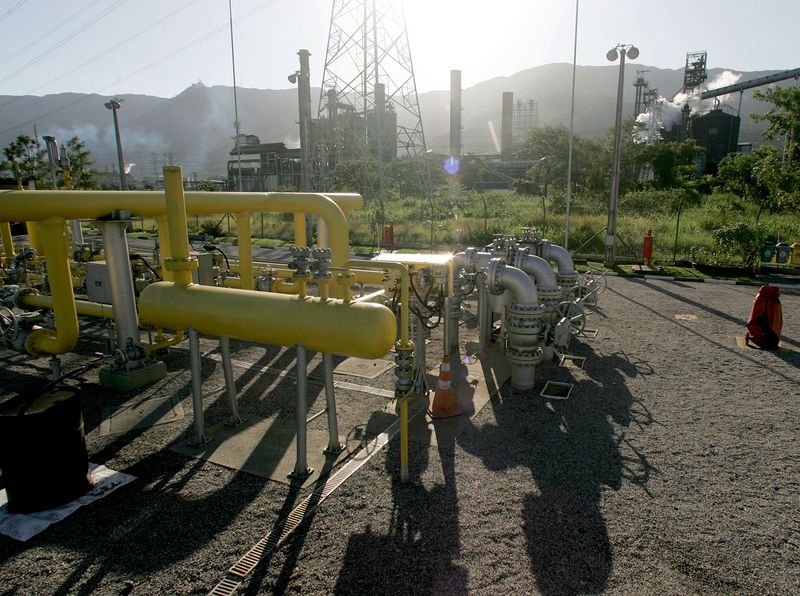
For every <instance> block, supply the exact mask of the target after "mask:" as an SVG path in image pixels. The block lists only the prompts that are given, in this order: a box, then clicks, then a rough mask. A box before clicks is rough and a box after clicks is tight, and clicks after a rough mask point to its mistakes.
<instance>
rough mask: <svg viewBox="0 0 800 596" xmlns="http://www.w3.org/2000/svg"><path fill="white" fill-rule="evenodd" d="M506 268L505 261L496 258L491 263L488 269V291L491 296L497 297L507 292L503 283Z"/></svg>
mask: <svg viewBox="0 0 800 596" xmlns="http://www.w3.org/2000/svg"><path fill="white" fill-rule="evenodd" d="M505 268H506V262H505V261H504V260H503V259H499V258H495V259H491V260H490V261H489V266H488V267H487V268H486V289H487V290H488V291H489V293H490V294H493V295H495V296H497V295H500V294H502V293H503V292H505V288H504V287H503V285H502V283H501V281H502V279H503V270H504V269H505Z"/></svg>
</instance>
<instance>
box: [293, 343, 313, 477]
mask: <svg viewBox="0 0 800 596" xmlns="http://www.w3.org/2000/svg"><path fill="white" fill-rule="evenodd" d="M295 347H296V349H297V367H296V369H295V373H296V375H297V411H296V413H295V419H296V421H297V458H296V459H295V464H294V470H293V471H292V473H291V474H289V477H290V478H294V479H297V480H304V479H306V478H308V476H309V474H311V472H312V470H311V468H309V467H308V463H307V460H306V454H307V451H308V444H307V437H306V415H307V412H308V403H307V402H308V357H307V355H306V347H305V346H304V345H303V344H297V345H296V346H295Z"/></svg>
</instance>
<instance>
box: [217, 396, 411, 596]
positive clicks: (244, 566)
mask: <svg viewBox="0 0 800 596" xmlns="http://www.w3.org/2000/svg"><path fill="white" fill-rule="evenodd" d="M420 411H422V410H420ZM417 413H419V412H417ZM398 432H400V421H399V420H397V421H395V422H394V423H393V424H392V425H391V426H390V427H389V428H387V429H386V431H385V432H382V433H381V434H379V435H378V436H377V437H375V438H374V439H373V440H372V441H370V442H369V443H368V444H367V446H366V448H365V449H364V450H363V452H364V453H366V454H367V455H366V456H365V457H364V458H363V459H351V460H350V461H348V462H347V463H346V464H345V465H343V466H342V467H341V468H340V469H339V470H338V471H337V472H336V473H335V474H333V475H332V476H329V477H328V478H327V479H325V480H319V481H318V482H317V485H316V487H315V488H314V490H313V492H312V493H311V494H310V495H308V496H307V497H306V498H305V499H303V500H302V501H301V502H300V503H299V504H298V505H297V507H295V508H294V509H293V510H292V512H291V513H290V514H289V515H288V516H287V517H286V519H285V520H283V523H280V524H279V525H278V527H276V528H275V529H273V530H272V531H270V532H269V533H268V534H267V535H266V536H264V537H263V538H262V539H261V540H259V541H258V542H256V544H255V545H254V546H253V547H252V548H251V549H250V550H249V551H247V553H246V554H245V555H244V556H243V557H242V558H241V559H239V560H238V561H237V562H236V563H235V564H234V565H233V566H231V567H230V569H228V571H227V573H226V576H225V577H224V578H223V579H222V581H220V582H219V583H218V584H217V585H216V586H214V589H213V590H211V591H210V592H209V596H231V595H232V594H235V593H236V591H237V590H238V589H239V586H240V585H241V584H242V582H243V581H244V579H245V578H246V577H247V576H248V575H249V574H250V572H252V571H253V569H255V568H256V566H257V565H258V563H259V562H260V561H261V560H262V559H263V558H264V556H265V555H267V554H269V553H270V552H272V551H273V550H275V549H276V548H278V547H279V546H280V545H281V544H282V543H283V542H284V541H285V540H286V539H287V538H288V537H289V536H290V535H291V534H292V532H294V531H295V530H296V529H297V528H298V527H300V524H302V523H303V520H304V519H305V517H306V515H307V514H308V513H310V512H311V511H313V510H314V509H315V508H316V506H317V505H319V504H320V503H321V502H322V501H324V500H325V499H326V498H327V497H328V496H330V494H331V493H333V491H335V490H336V489H337V488H339V487H340V486H341V485H342V484H344V482H345V480H347V479H348V478H350V476H352V475H353V474H355V473H356V472H357V471H358V470H359V469H360V468H361V466H363V465H364V464H365V463H367V462H368V461H369V460H370V459H371V458H372V456H373V455H375V454H376V453H377V452H378V451H380V449H381V448H382V447H384V446H385V445H386V444H387V443H388V442H389V440H390V439H391V438H392V437H393V436H395V435H396V434H397V433H398ZM370 449H371V450H370ZM280 521H281V520H279V522H280Z"/></svg>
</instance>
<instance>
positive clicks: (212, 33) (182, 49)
mask: <svg viewBox="0 0 800 596" xmlns="http://www.w3.org/2000/svg"><path fill="white" fill-rule="evenodd" d="M124 1H125V0H118V3H121V2H124ZM278 1H279V0H268V1H267V2H265V3H264V4H262V5H260V6H257V7H255V8H253V9H251V10H249V11H248V12H246V13H244V14H243V15H242V16H240V17H238V18H236V19H234V21H233V22H234V23H239V22H241V21H243V20H245V19H247V18H249V17H251V16H253V15H254V14H255V13H257V12H259V11H261V10H264V9H265V8H269V7H270V6H272V5H273V4H275V3H276V2H278ZM228 27H229V23H227V22H226V23H225V24H224V25H221V26H220V27H217V28H216V29H214V30H212V31H209V32H207V33H205V34H203V35H201V36H200V37H197V38H195V39H194V40H193V41H191V42H189V43H188V44H186V45H184V46H182V47H180V48H178V49H177V50H175V51H173V52H171V53H170V54H167V55H166V56H164V57H162V58H160V59H158V60H155V61H153V62H151V63H150V64H148V65H147V66H143V67H141V68H138V69H136V70H135V71H133V72H131V73H129V74H128V75H127V76H125V77H122V78H121V79H118V80H117V81H115V82H113V83H110V84H108V85H106V86H105V87H102V88H101V89H99V90H98V91H96V92H95V94H98V95H99V94H101V93H102V92H104V91H106V90H107V89H108V88H110V87H112V86H114V85H117V84H118V83H119V81H120V80H121V81H127V80H129V79H132V78H134V77H136V76H138V75H140V74H142V73H143V72H146V71H147V70H150V69H151V68H154V67H156V66H158V65H160V64H163V63H164V62H167V61H169V60H171V59H172V58H174V57H176V56H178V55H179V54H181V53H183V52H185V51H186V50H188V49H190V48H191V47H194V46H195V45H197V44H198V43H201V42H203V41H206V40H208V39H210V38H211V37H214V36H215V35H218V34H219V33H221V32H222V31H225V30H227V29H228ZM0 82H2V81H0ZM90 97H92V94H86V95H84V96H83V97H80V98H78V99H76V100H75V101H71V102H69V103H67V104H65V105H63V106H60V107H58V108H56V109H54V110H50V111H49V112H45V113H44V114H40V115H38V116H35V117H34V118H31V119H30V120H27V121H26V122H23V123H21V124H16V125H14V126H11V127H9V128H6V129H5V130H0V135H3V134H6V133H9V132H11V131H14V130H17V129H19V128H22V127H25V126H28V125H30V124H33V123H34V122H36V121H37V120H40V119H42V118H46V117H47V116H52V115H53V114H56V113H58V112H61V111H63V110H66V109H68V108H71V107H72V106H75V105H77V104H79V103H81V102H83V101H86V100H87V99H89V98H90ZM16 99H17V98H14V100H16ZM7 103H10V102H7ZM7 103H6V104H3V105H7ZM0 107H2V106H0ZM165 107H166V103H165V105H162V106H158V107H157V108H155V109H154V110H152V111H151V112H148V113H147V114H145V115H143V116H140V117H139V118H137V119H136V120H135V121H134V122H139V121H142V120H144V119H146V118H148V117H149V116H151V115H152V114H155V113H156V112H158V111H159V110H162V109H164V108H165Z"/></svg>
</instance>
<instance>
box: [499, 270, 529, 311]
mask: <svg viewBox="0 0 800 596" xmlns="http://www.w3.org/2000/svg"><path fill="white" fill-rule="evenodd" d="M498 281H499V283H500V285H501V286H502V287H503V288H505V289H506V290H509V291H510V292H511V294H512V295H513V296H514V301H515V302H516V303H517V304H533V305H535V306H538V305H539V295H538V293H537V292H536V282H534V281H533V279H531V277H530V276H529V275H528V274H527V273H525V272H524V271H523V270H522V269H517V268H516V267H512V266H511V265H506V266H505V267H503V268H502V269H501V270H500V272H499V274H498Z"/></svg>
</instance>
